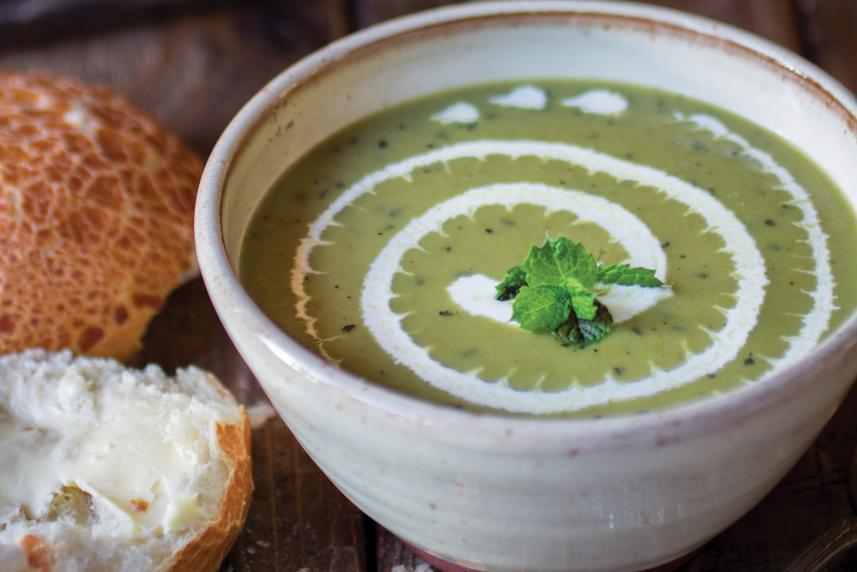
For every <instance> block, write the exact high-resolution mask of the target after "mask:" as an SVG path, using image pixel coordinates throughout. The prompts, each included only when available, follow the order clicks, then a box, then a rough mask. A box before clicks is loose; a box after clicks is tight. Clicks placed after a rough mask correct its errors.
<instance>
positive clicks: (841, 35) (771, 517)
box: [0, 0, 857, 572]
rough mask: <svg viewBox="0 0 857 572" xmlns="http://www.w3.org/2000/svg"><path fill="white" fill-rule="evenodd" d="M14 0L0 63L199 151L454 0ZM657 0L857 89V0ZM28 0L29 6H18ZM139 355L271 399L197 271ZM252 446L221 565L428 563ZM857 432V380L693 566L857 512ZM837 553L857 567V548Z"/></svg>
mask: <svg viewBox="0 0 857 572" xmlns="http://www.w3.org/2000/svg"><path fill="white" fill-rule="evenodd" d="M15 1H17V6H13V4H15ZM15 1H13V0H0V68H6V69H19V70H41V71H49V72H54V73H62V74H66V75H70V76H74V77H78V78H82V79H85V80H88V81H93V82H96V83H100V84H103V85H107V86H110V87H113V88H115V89H117V90H118V91H120V92H122V93H124V94H125V95H127V96H128V97H129V98H130V99H131V100H132V101H134V102H135V103H137V104H138V105H140V106H141V107H143V108H145V109H147V110H149V111H150V112H152V113H154V114H155V115H156V116H158V117H159V118H160V119H161V120H162V121H163V122H164V123H166V124H167V125H169V126H170V127H172V128H173V129H174V130H175V131H176V132H177V133H178V134H179V135H180V136H181V137H183V138H184V140H185V141H187V142H188V143H189V144H190V145H191V146H192V147H193V148H195V149H196V150H197V151H198V152H199V153H200V154H201V155H202V156H205V155H206V154H207V153H208V151H209V150H210V149H211V147H212V145H213V144H214V142H215V140H216V138H217V136H218V134H219V133H220V131H221V130H222V129H223V127H224V126H225V125H226V123H227V122H228V120H229V118H230V117H232V115H233V114H234V113H235V112H236V111H237V110H238V108H239V107H240V105H241V104H242V103H243V102H244V101H245V100H246V99H247V98H249V97H250V96H251V95H252V94H253V93H254V92H255V91H256V90H258V89H259V88H260V87H261V86H262V85H263V84H264V83H265V82H266V81H267V80H268V79H270V78H271V77H272V76H273V75H275V74H276V73H277V72H279V71H280V70H282V69H284V68H285V67H286V66H288V65H289V64H290V63H291V62H293V61H295V60H296V59H298V58H299V57H301V56H302V55H304V54H306V53H308V52H310V51H312V50H313V49H316V48H318V47H320V46H322V45H324V44H325V43H327V42H329V41H331V40H333V39H335V38H337V37H339V36H341V35H343V34H346V33H348V32H349V31H351V30H354V29H357V28H360V27H364V26H368V25H371V24H373V23H376V22H379V21H382V20H385V19H388V18H391V17H395V16H398V15H402V14H405V13H408V12H412V11H414V10H417V9H423V8H430V7H433V6H437V5H440V4H444V3H447V2H443V1H438V0H317V1H315V0H306V1H304V2H300V1H281V2H276V1H268V2H250V1H243V2H200V1H199V0H196V1H195V0H181V1H174V2H168V1H163V0H136V1H134V2H125V3H123V5H122V6H120V7H119V9H117V8H116V6H115V5H116V4H117V2H115V0H113V1H111V0H86V1H77V2H76V3H75V0H68V1H66V2H65V3H63V2H62V0H15ZM652 3H654V4H660V5H663V6H668V7H672V8H678V9H683V10H687V11H690V12H694V13H697V14H701V15H705V16H708V17H711V18H716V19H719V20H722V21H725V22H728V23H730V24H733V25H736V26H740V27H742V28H745V29H748V30H750V31H753V32H756V33H758V34H761V35H763V36H766V37H768V38H770V39H771V40H773V41H775V42H778V43H780V44H782V45H784V46H786V47H788V48H790V49H792V50H794V51H797V52H800V53H802V54H804V55H805V56H806V57H808V58H810V59H812V60H813V61H815V62H816V63H818V64H819V65H821V66H822V67H823V68H825V69H827V70H828V71H829V72H830V73H832V74H833V75H834V76H836V77H837V78H838V79H839V80H840V81H842V82H843V83H844V84H845V85H846V86H848V87H849V88H850V89H852V90H857V0H657V1H655V2H652ZM22 6H23V7H25V8H27V9H26V10H20V9H13V8H21V7H22ZM69 6H71V9H70V8H69ZM58 7H59V8H61V11H60V12H59V13H58V12H57V11H56V10H57V8H58ZM855 160H857V159H855ZM137 362H138V363H145V362H156V363H159V364H161V365H162V366H164V367H165V368H168V369H172V368H175V367H177V366H182V365H187V364H190V363H195V364H198V365H200V366H202V367H205V368H208V369H210V370H212V371H214V372H215V373H216V374H217V375H218V376H220V378H221V379H223V380H224V381H225V382H226V383H227V384H228V385H229V386H230V387H231V388H232V390H233V391H234V392H235V394H236V395H237V397H238V398H239V399H240V400H241V401H242V402H244V403H247V404H256V403H260V402H264V400H265V397H264V394H263V393H262V391H261V390H260V389H259V387H258V386H257V385H256V383H255V381H254V380H253V377H252V375H251V374H250V372H249V371H248V370H247V368H246V366H245V365H244V364H243V362H242V361H241V359H240V358H239V357H238V355H237V354H236V352H235V351H234V349H233V348H232V346H231V344H230V342H229V340H228V338H227V337H226V335H225V333H224V332H223V329H222V328H221V326H220V324H219V322H218V321H217V317H216V316H215V314H214V311H213V309H212V307H211V305H210V303H209V302H208V299H207V297H206V295H205V290H204V288H203V287H202V284H201V282H200V281H199V280H196V281H193V282H191V283H189V284H187V285H185V286H184V287H182V288H181V289H179V290H178V291H177V292H175V294H173V296H172V297H171V298H170V300H169V302H168V305H167V307H166V309H165V311H164V312H163V313H162V314H161V315H160V316H158V317H157V318H156V319H155V321H154V323H153V324H152V326H151V328H150V329H149V332H148V333H147V335H146V339H145V348H144V350H143V352H142V354H141V355H140V356H138V358H137ZM253 447H254V474H255V482H256V492H255V495H254V501H253V506H252V508H251V512H250V516H249V518H248V521H247V526H246V530H245V532H244V534H243V535H242V536H241V537H240V538H239V540H238V542H237V543H236V545H235V547H234V548H233V550H232V552H231V553H230V555H229V557H228V559H227V561H226V562H225V563H224V570H236V571H238V570H240V571H243V570H253V571H255V570H265V571H267V570H277V571H294V572H308V571H313V572H314V571H317V570H319V571H332V572H333V571H337V572H338V571H363V570H368V571H374V570H381V571H384V572H387V571H391V570H393V569H396V570H397V571H399V570H405V571H406V570H412V569H414V568H416V567H417V566H420V561H419V560H418V559H417V558H416V557H414V556H413V555H412V554H410V552H409V551H408V550H407V549H406V548H405V547H404V546H403V545H402V544H401V543H400V542H399V541H398V540H397V539H396V538H395V537H394V536H393V535H391V534H390V533H388V532H387V531H385V530H383V529H381V528H379V527H378V526H377V525H375V524H374V523H373V522H372V521H370V520H369V519H368V518H366V517H365V516H363V515H362V514H361V513H360V512H359V511H357V510H356V509H355V508H354V507H353V506H352V505H351V504H350V503H349V502H348V501H347V500H345V499H344V498H343V497H342V496H341V495H340V494H339V493H338V492H337V491H336V489H335V488H334V487H333V486H332V485H331V484H330V483H329V481H327V479H326V478H325V477H324V475H323V474H322V473H321V472H320V471H319V469H318V468H317V467H316V466H315V465H314V464H313V463H312V461H311V460H310V459H309V458H308V457H307V455H306V454H305V453H304V452H303V451H302V450H301V448H300V446H298V444H297V443H296V442H295V440H294V439H293V437H292V436H291V434H290V433H289V431H288V429H287V428H286V427H285V425H284V424H283V423H282V422H281V421H280V420H279V419H271V420H269V421H268V422H267V423H265V424H264V426H263V427H261V428H260V429H258V430H256V431H255V432H254V434H253ZM855 447H857V390H855V391H852V392H851V395H850V396H849V398H848V399H847V401H846V403H845V404H844V405H843V407H842V408H841V409H840V411H839V412H838V413H837V414H836V416H835V417H834V418H833V419H832V420H831V422H830V423H829V425H828V426H827V428H826V429H825V431H824V433H823V434H822V436H821V437H820V438H819V439H818V441H817V442H816V443H815V444H814V445H813V447H812V448H811V449H810V450H809V451H808V452H807V453H806V455H805V456H804V457H803V458H802V459H801V461H800V462H799V463H798V464H797V465H796V466H795V468H794V469H793V470H792V471H791V473H789V475H788V476H787V477H786V478H785V479H784V481H783V482H782V483H780V484H779V485H778V486H777V488H776V489H775V490H774V491H773V492H772V493H771V494H770V495H769V496H768V497H767V498H766V499H765V500H764V501H762V503H760V504H759V505H758V506H757V507H756V508H755V509H753V510H752V511H751V512H750V513H749V514H747V515H746V516H745V517H744V518H742V519H741V520H740V521H739V522H737V523H736V524H735V525H733V526H732V527H731V528H729V529H728V530H727V531H725V532H724V533H723V534H721V535H720V536H719V537H717V538H716V539H714V540H713V541H712V542H710V543H709V544H708V545H707V546H706V547H705V548H704V549H703V550H702V551H701V552H700V553H699V554H698V555H697V556H695V557H694V558H693V559H692V560H691V561H690V562H689V563H688V564H686V565H684V566H683V567H682V569H681V570H682V571H683V572H699V571H708V570H726V571H737V572H757V571H768V570H771V571H776V570H783V569H785V568H786V567H787V566H788V564H789V563H790V562H792V561H794V560H795V559H796V558H797V557H798V556H799V555H800V553H801V552H802V551H803V549H804V548H806V547H807V546H809V545H810V544H812V543H813V541H814V540H815V539H817V538H819V537H820V536H822V535H823V534H824V533H825V531H827V530H830V529H831V528H832V527H834V526H836V525H837V523H838V522H839V521H840V520H841V519H844V518H848V517H853V516H854V514H855V513H854V509H853V507H852V503H851V499H850V498H849V493H848V474H849V472H848V471H849V466H850V464H851V462H852V457H853V454H854V450H855ZM399 566H401V567H402V568H397V567H399ZM831 569H832V570H836V569H841V570H857V564H855V563H854V562H853V561H852V566H849V565H847V564H842V565H840V566H838V567H833V568H831Z"/></svg>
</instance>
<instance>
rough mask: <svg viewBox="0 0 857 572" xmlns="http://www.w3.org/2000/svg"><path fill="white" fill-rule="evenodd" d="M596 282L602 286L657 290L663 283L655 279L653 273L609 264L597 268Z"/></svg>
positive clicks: (646, 269)
mask: <svg viewBox="0 0 857 572" xmlns="http://www.w3.org/2000/svg"><path fill="white" fill-rule="evenodd" d="M598 281H599V282H601V283H602V284H619V285H621V286H635V285H636V286H645V287H647V288H657V287H658V286H663V285H664V284H663V282H661V281H660V280H658V279H657V278H656V277H655V271H654V270H649V269H648V268H639V267H636V266H629V265H627V264H611V265H609V266H601V267H600V268H598Z"/></svg>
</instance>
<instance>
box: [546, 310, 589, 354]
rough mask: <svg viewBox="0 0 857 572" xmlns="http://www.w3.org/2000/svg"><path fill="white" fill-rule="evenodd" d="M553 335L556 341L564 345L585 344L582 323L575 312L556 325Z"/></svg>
mask: <svg viewBox="0 0 857 572" xmlns="http://www.w3.org/2000/svg"><path fill="white" fill-rule="evenodd" d="M551 335H552V336H553V337H554V339H555V340H556V341H558V342H559V343H561V344H562V345H564V346H581V347H582V346H583V345H584V342H583V334H581V333H580V324H578V322H577V316H575V315H574V312H572V313H571V314H569V315H568V319H567V320H566V321H564V322H563V323H561V324H560V325H559V326H557V327H556V329H555V330H554V331H552V332H551Z"/></svg>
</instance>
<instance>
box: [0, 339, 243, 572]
mask: <svg viewBox="0 0 857 572" xmlns="http://www.w3.org/2000/svg"><path fill="white" fill-rule="evenodd" d="M250 470H251V469H250V457H249V423H248V419H247V415H246V412H245V411H244V409H243V408H242V407H240V406H239V405H238V404H237V403H236V402H235V400H234V398H233V397H232V396H231V395H230V394H229V393H228V392H227V391H226V390H225V389H224V388H223V387H222V386H221V385H220V383H219V382H218V381H217V379H216V378H215V377H214V376H212V375H211V374H208V373H206V372H204V371H202V370H200V369H197V368H193V367H191V368H188V369H184V370H180V371H178V372H177V373H176V376H175V377H174V378H171V377H168V376H166V375H165V374H164V373H163V371H161V369H160V368H158V367H156V366H149V367H147V368H145V369H143V370H129V369H127V368H125V367H124V366H122V365H121V364H120V363H118V362H116V361H113V360H109V359H98V358H83V357H74V356H73V355H72V354H71V353H70V352H68V351H63V352H59V353H47V352H44V351H42V350H30V351H27V352H24V353H21V354H12V355H7V356H3V357H0V568H2V569H3V570H39V571H42V572H48V571H52V570H55V571H65V570H68V571H96V572H97V571H102V570H104V571H106V570H111V571H113V570H115V571H129V572H130V571H138V570H216V569H217V566H218V565H219V563H220V561H221V560H222V558H223V557H224V555H225V554H226V552H227V551H228V549H229V547H230V545H231V544H232V542H233V541H234V539H235V537H236V535H237V534H238V531H239V530H240V528H241V526H242V525H243V521H244V518H245V517H246V513H247V508H248V506H249V502H250V497H251V492H252V478H251V474H250Z"/></svg>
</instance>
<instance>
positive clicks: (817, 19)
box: [798, 0, 857, 93]
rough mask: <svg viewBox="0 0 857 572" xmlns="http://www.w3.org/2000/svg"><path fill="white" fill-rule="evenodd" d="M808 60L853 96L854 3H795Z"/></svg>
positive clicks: (856, 69)
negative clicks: (804, 37) (801, 20)
mask: <svg viewBox="0 0 857 572" xmlns="http://www.w3.org/2000/svg"><path fill="white" fill-rule="evenodd" d="M798 6H799V7H800V10H801V13H802V15H803V29H804V31H805V34H806V48H807V50H808V52H809V54H808V55H809V56H810V57H811V58H813V59H815V60H816V62H817V63H818V64H819V65H820V66H821V67H823V68H824V69H825V70H827V71H828V72H830V74H831V75H833V76H834V77H835V78H837V79H838V80H839V81H841V82H842V83H843V84H845V86H846V87H847V88H849V89H850V90H851V91H852V92H854V93H857V34H855V30H857V2H855V1H854V0H799V2H798Z"/></svg>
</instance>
